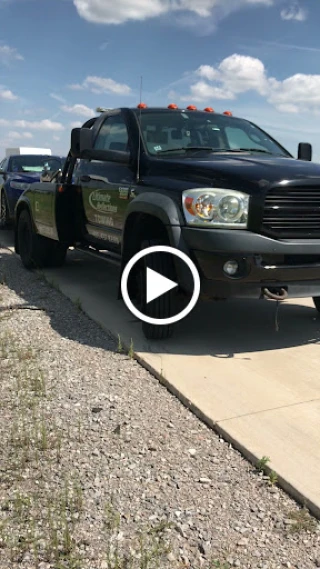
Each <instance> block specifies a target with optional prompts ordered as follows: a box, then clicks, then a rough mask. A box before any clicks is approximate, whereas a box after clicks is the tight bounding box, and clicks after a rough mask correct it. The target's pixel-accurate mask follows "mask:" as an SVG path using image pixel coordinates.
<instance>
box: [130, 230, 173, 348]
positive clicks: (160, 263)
mask: <svg viewBox="0 0 320 569" xmlns="http://www.w3.org/2000/svg"><path fill="white" fill-rule="evenodd" d="M156 245H165V243H164V242H162V241H160V240H155V239H152V240H149V239H148V240H144V241H142V243H141V246H140V248H141V249H147V248H148V247H154V246H156ZM147 267H149V268H150V269H153V270H154V271H156V272H157V273H160V274H161V275H163V276H165V277H167V278H168V279H171V280H175V278H176V276H175V270H174V265H173V262H172V257H171V256H170V255H169V254H165V253H158V254H157V253H153V254H150V255H149V256H146V257H144V258H143V259H141V262H140V265H139V271H138V275H137V277H138V287H139V289H140V294H139V297H140V298H139V300H140V302H139V305H140V310H141V312H143V314H146V315H147V316H151V318H159V319H162V318H169V317H170V316H172V308H173V307H174V304H175V302H174V294H175V293H174V291H173V290H171V291H169V292H167V293H166V294H163V295H161V296H159V297H158V298H156V299H155V300H153V301H152V302H150V303H149V304H147V303H146V269H147ZM173 329H174V325H173V324H166V325H164V326H162V325H161V326H156V325H154V324H148V323H147V322H142V331H143V334H144V336H145V338H146V339H147V340H166V339H167V338H171V336H172V334H173Z"/></svg>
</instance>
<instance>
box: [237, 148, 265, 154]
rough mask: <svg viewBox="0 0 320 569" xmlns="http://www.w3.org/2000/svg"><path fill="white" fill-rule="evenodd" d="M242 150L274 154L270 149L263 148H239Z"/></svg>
mask: <svg viewBox="0 0 320 569" xmlns="http://www.w3.org/2000/svg"><path fill="white" fill-rule="evenodd" d="M237 150H241V152H262V154H272V152H269V150H263V149H262V148H239V149H237Z"/></svg>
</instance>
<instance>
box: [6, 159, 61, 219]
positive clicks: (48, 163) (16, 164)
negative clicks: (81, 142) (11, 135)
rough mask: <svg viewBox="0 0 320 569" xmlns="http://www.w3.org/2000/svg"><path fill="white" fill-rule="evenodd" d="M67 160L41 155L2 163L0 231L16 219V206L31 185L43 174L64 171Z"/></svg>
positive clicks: (7, 160) (38, 180)
mask: <svg viewBox="0 0 320 569" xmlns="http://www.w3.org/2000/svg"><path fill="white" fill-rule="evenodd" d="M64 162H65V158H62V157H60V156H44V155H39V154H25V155H23V154H19V155H13V156H9V157H8V158H5V159H4V160H2V162H1V163H0V229H2V228H5V227H7V226H8V225H9V224H10V223H11V222H12V221H13V218H14V209H15V205H16V203H17V201H18V199H19V197H20V196H21V194H22V193H23V192H24V191H25V190H26V189H28V188H29V186H30V184H32V183H34V182H40V180H41V177H42V175H43V173H49V172H52V173H54V172H56V171H57V170H62V168H63V165H64Z"/></svg>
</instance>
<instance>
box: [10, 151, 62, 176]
mask: <svg viewBox="0 0 320 569" xmlns="http://www.w3.org/2000/svg"><path fill="white" fill-rule="evenodd" d="M10 162H11V164H10V166H9V170H10V171H11V172H39V173H41V172H42V171H43V170H44V169H46V170H48V171H51V172H55V171H56V170H59V169H60V168H61V167H62V162H63V161H62V160H61V159H60V158H58V157H53V156H52V157H51V156H39V155H36V154H34V155H28V154H26V155H22V156H14V157H12V158H11V160H10Z"/></svg>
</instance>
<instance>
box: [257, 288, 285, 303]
mask: <svg viewBox="0 0 320 569" xmlns="http://www.w3.org/2000/svg"><path fill="white" fill-rule="evenodd" d="M273 291H274V292H272V291H271V290H270V289H269V288H264V289H262V292H263V296H264V297H265V298H268V299H270V300H278V301H279V300H285V299H286V298H288V292H287V291H286V290H285V289H284V288H280V289H273Z"/></svg>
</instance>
